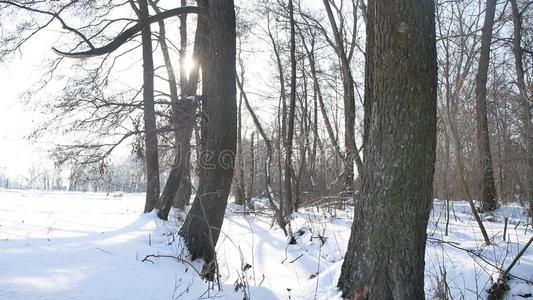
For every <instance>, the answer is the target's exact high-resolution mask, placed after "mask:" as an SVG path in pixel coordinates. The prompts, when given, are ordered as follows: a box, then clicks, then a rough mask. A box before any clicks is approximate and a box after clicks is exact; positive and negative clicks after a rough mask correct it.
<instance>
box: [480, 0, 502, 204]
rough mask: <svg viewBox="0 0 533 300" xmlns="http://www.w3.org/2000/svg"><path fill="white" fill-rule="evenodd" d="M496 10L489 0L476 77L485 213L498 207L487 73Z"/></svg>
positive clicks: (481, 196) (494, 3)
mask: <svg viewBox="0 0 533 300" xmlns="http://www.w3.org/2000/svg"><path fill="white" fill-rule="evenodd" d="M495 10H496V0H487V7H486V10H485V21H484V23H483V30H482V33H481V49H480V55H479V64H478V71H477V75H476V121H477V128H476V129H477V131H476V134H477V146H478V151H479V157H480V167H481V177H482V178H481V194H480V200H481V204H482V209H483V210H484V211H493V210H495V209H496V208H497V207H498V199H497V196H496V186H495V183H494V171H493V169H492V155H491V152H490V139H489V127H488V121H487V72H488V69H489V55H490V44H491V41H492V25H493V24H494V13H495Z"/></svg>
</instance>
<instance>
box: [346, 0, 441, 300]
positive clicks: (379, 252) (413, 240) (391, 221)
mask: <svg viewBox="0 0 533 300" xmlns="http://www.w3.org/2000/svg"><path fill="white" fill-rule="evenodd" d="M368 18H369V19H368V24H367V47H366V71H367V72H366V75H365V79H366V80H365V99H366V100H367V101H369V102H370V103H372V115H371V116H368V118H366V120H367V121H369V124H366V128H368V136H367V137H366V140H367V144H365V148H364V157H365V160H364V163H363V165H364V168H363V179H362V189H361V193H360V196H358V198H357V199H356V205H355V215H354V221H353V225H352V233H351V236H350V240H349V244H348V251H347V253H346V256H345V259H344V263H343V266H342V271H341V276H340V279H339V283H338V286H339V288H341V289H342V292H343V296H344V297H353V298H354V299H424V254H425V247H426V227H427V223H428V219H429V213H430V209H431V202H432V195H433V173H434V164H435V149H436V102H437V101H436V100H437V54H436V46H435V42H436V41H435V18H434V2H433V1H415V0H401V1H394V2H390V1H387V0H374V1H369V4H368Z"/></svg>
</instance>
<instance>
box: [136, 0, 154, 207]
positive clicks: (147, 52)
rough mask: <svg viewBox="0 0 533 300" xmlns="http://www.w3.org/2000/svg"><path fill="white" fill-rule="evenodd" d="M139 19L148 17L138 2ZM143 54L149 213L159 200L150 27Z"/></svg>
mask: <svg viewBox="0 0 533 300" xmlns="http://www.w3.org/2000/svg"><path fill="white" fill-rule="evenodd" d="M139 11H140V18H141V20H142V19H146V18H148V17H149V11H148V3H147V2H146V0H139ZM141 39H142V53H143V110H144V115H143V118H144V130H145V133H144V143H145V149H146V153H145V154H146V155H145V156H146V202H145V206H144V212H145V213H148V212H151V211H152V210H153V209H154V208H155V206H156V204H157V199H159V154H158V147H157V127H156V116H155V103H154V61H153V57H152V31H151V29H150V25H148V26H145V27H143V29H142V31H141Z"/></svg>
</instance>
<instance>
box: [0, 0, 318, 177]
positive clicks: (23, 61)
mask: <svg viewBox="0 0 533 300" xmlns="http://www.w3.org/2000/svg"><path fill="white" fill-rule="evenodd" d="M237 2H238V4H239V5H240V7H241V8H242V10H241V12H242V15H244V16H245V19H246V18H247V16H246V15H247V14H246V10H248V9H249V8H250V5H253V4H252V3H251V2H248V1H237ZM239 2H240V3H239ZM310 6H311V7H313V6H314V3H313V4H312V5H310ZM313 9H316V7H313ZM248 19H250V17H248ZM251 21H254V22H258V24H256V26H255V27H254V32H255V33H256V34H261V33H262V31H263V29H262V28H264V27H265V25H266V20H256V19H253V20H251ZM168 22H174V23H173V24H172V23H169V25H168V26H167V29H169V28H170V29H172V28H174V27H175V28H174V29H177V28H178V26H177V20H173V19H171V20H168ZM13 24H14V23H13ZM13 24H7V25H13ZM188 24H189V29H191V28H194V27H195V22H193V21H192V20H190V21H189V22H188ZM54 26H55V27H51V28H50V29H47V30H45V31H43V32H41V33H39V34H38V35H37V36H36V37H34V38H33V39H32V40H30V42H29V43H27V44H26V45H25V46H24V47H23V49H22V51H21V52H20V53H18V54H17V55H15V56H14V57H11V58H10V59H9V60H7V61H6V62H4V63H0V170H1V169H2V168H6V170H7V173H8V175H9V176H10V177H16V176H19V175H26V174H27V172H28V170H29V169H30V167H32V165H35V166H36V167H38V166H39V165H43V164H44V165H47V164H49V163H50V162H49V161H48V159H47V154H48V153H47V149H50V148H51V147H53V145H54V143H55V142H57V141H58V139H59V138H62V137H61V136H57V135H56V136H51V137H48V138H46V140H43V139H40V140H39V141H38V142H30V141H28V140H27V139H26V138H25V137H27V136H28V135H29V134H31V132H32V131H33V130H35V129H37V127H38V126H39V124H41V122H42V121H43V120H45V119H46V116H42V115H40V113H39V111H40V107H39V105H38V103H42V101H41V100H43V99H46V97H54V96H55V95H56V94H57V93H54V92H53V91H54V88H56V89H60V87H61V85H59V84H54V83H52V84H50V86H51V88H49V89H47V93H40V94H38V97H33V98H30V101H29V103H27V104H25V103H23V102H24V101H23V100H22V98H23V97H22V96H23V94H24V93H25V91H27V90H28V89H32V88H33V89H34V88H36V87H37V86H40V82H41V77H42V75H43V73H44V72H45V70H46V67H45V65H46V62H47V61H48V60H50V59H53V58H55V54H54V53H53V52H52V51H51V47H52V46H54V45H55V46H58V45H59V47H60V48H61V47H62V48H61V49H63V48H65V46H61V45H64V42H65V41H66V42H67V43H68V42H69V41H71V39H69V37H65V36H62V35H61V30H60V28H59V26H58V24H55V25H54ZM153 29H154V30H156V29H157V26H153ZM71 37H72V36H70V38H71ZM279 38H280V39H283V38H284V37H283V36H280V37H279ZM189 40H190V42H191V43H192V41H193V40H194V39H193V38H192V36H191V37H190V38H189ZM154 45H155V44H154ZM190 46H192V45H190ZM66 47H67V48H68V45H67V46H66ZM242 48H243V54H242V56H243V59H244V61H245V62H244V65H245V67H246V83H245V90H246V91H247V93H248V97H249V98H250V101H251V104H252V106H254V108H255V110H256V113H258V115H259V116H260V118H261V122H262V123H264V124H265V126H268V125H269V124H268V123H270V121H271V120H272V119H271V117H272V115H273V113H274V112H275V111H276V109H275V108H274V107H275V106H277V104H278V100H277V96H276V95H277V94H278V92H276V90H278V89H279V87H278V86H277V85H278V84H277V80H276V79H275V76H276V74H277V72H278V71H277V69H276V66H275V64H274V62H273V61H272V58H271V53H270V50H269V49H270V46H269V44H268V42H267V39H265V38H256V37H254V36H252V37H251V38H250V39H248V40H247V41H245V42H244V44H243V45H242ZM137 51H139V52H138V53H140V50H137ZM138 53H137V52H135V53H133V54H132V55H137V54H138ZM156 55H158V52H157V51H156ZM139 58H140V56H138V55H137V56H133V57H129V58H128V59H125V60H126V62H125V64H127V65H128V66H127V67H126V66H124V67H123V68H122V72H121V73H119V74H118V75H117V76H114V83H116V84H119V85H121V86H122V87H124V86H129V87H135V88H138V87H139V86H140V85H141V84H142V83H141V80H142V71H141V68H140V59H139ZM132 61H133V64H134V66H133V67H132V66H131V64H132ZM157 63H158V62H157V57H156V64H157ZM176 63H177V62H176ZM135 64H136V65H135ZM286 67H289V66H286ZM119 69H120V68H119ZM67 76H68V74H67ZM156 84H157V80H156ZM159 84H161V83H159ZM156 88H157V87H156ZM162 89H166V83H165V86H164V87H162ZM57 91H58V92H59V90H57ZM269 95H270V96H272V98H268V99H267V98H265V97H266V96H269ZM247 115H248V113H247V112H246V109H245V107H244V105H243V117H245V120H244V121H245V123H246V126H245V128H244V132H243V134H244V135H245V136H247V135H248V134H249V133H250V129H252V128H253V123H252V122H251V120H248V119H249V118H247V117H246V116H247Z"/></svg>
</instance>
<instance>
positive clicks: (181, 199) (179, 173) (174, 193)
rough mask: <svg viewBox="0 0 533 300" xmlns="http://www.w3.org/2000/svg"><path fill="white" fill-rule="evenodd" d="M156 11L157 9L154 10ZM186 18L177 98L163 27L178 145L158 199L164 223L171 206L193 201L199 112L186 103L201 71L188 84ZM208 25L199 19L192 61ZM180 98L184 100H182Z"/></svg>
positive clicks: (195, 71)
mask: <svg viewBox="0 0 533 300" xmlns="http://www.w3.org/2000/svg"><path fill="white" fill-rule="evenodd" d="M181 4H182V6H185V5H186V1H183V0H182V3H181ZM154 9H157V6H155V8H154ZM186 26H187V20H186V16H181V17H180V36H181V42H180V88H181V92H180V95H179V96H178V92H177V82H176V78H175V75H174V69H173V68H172V62H171V60H170V54H169V51H168V46H167V42H166V39H165V26H164V24H162V22H161V23H160V25H159V27H160V33H159V43H160V45H161V50H162V52H163V58H164V61H165V65H166V66H167V74H168V77H169V80H168V81H169V87H170V96H171V98H172V99H171V103H172V114H173V123H174V143H175V157H174V163H173V165H172V169H171V170H170V174H169V176H168V179H167V182H166V184H165V188H164V189H163V193H162V194H161V197H160V199H159V203H160V207H161V209H160V210H159V212H158V216H159V217H160V218H161V219H163V220H167V219H168V214H169V212H170V208H171V207H172V205H175V206H176V207H177V208H180V209H182V208H184V207H185V205H187V204H189V199H190V189H191V185H190V166H189V165H190V151H191V137H192V132H193V129H194V125H195V117H196V116H195V114H196V108H197V101H196V100H193V99H187V96H194V95H195V94H196V90H197V86H198V72H199V67H198V66H196V67H195V68H194V69H193V70H192V71H191V74H190V78H189V80H187V74H186V72H185V66H184V65H185V56H186V47H187V32H186V28H187V27H186ZM205 26H206V25H205V23H203V22H202V20H201V19H199V22H198V26H197V30H196V40H195V47H194V51H193V57H195V58H197V57H199V56H200V54H199V51H202V47H203V46H202V41H203V37H202V36H203V35H204V34H205V33H204V32H205ZM180 97H181V100H180V99H179V98H180Z"/></svg>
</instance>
